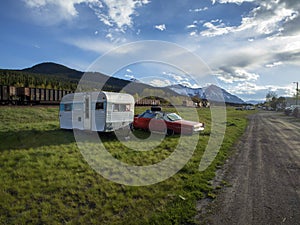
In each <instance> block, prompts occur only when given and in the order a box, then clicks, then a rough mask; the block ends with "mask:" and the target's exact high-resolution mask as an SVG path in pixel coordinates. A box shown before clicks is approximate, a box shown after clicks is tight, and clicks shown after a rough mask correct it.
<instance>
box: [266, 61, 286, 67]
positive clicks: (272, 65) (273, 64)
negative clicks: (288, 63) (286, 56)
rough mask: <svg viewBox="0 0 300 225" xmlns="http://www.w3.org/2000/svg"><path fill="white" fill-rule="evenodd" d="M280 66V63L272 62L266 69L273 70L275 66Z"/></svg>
mask: <svg viewBox="0 0 300 225" xmlns="http://www.w3.org/2000/svg"><path fill="white" fill-rule="evenodd" d="M282 64H283V63H282V62H274V63H271V64H267V65H266V67H267V68H273V67H276V66H280V65H282Z"/></svg>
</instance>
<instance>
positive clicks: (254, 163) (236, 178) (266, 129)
mask: <svg viewBox="0 0 300 225" xmlns="http://www.w3.org/2000/svg"><path fill="white" fill-rule="evenodd" d="M223 173H224V177H223V179H224V180H225V181H226V182H228V184H229V185H228V186H227V187H225V188H223V189H222V190H221V191H220V193H219V194H218V195H217V198H216V199H215V200H214V201H213V202H212V203H210V204H209V205H208V206H207V207H205V208H206V210H205V212H203V210H202V213H203V215H200V216H199V220H200V222H201V223H203V224H222V225H223V224H228V225H229V224H230V225H234V224H238V225H248V224H249V225H256V224H259V225H260V224H263V225H265V224H266V225H267V224H272V225H273V224H291V225H296V224H300V121H299V119H296V118H293V117H287V116H284V115H283V113H277V112H259V113H256V114H254V115H252V116H251V117H250V123H249V126H248V128H247V130H246V132H245V134H244V136H243V137H242V139H241V140H240V142H239V143H238V144H237V146H236V153H235V155H233V156H232V158H231V159H230V160H229V162H228V163H227V164H226V165H225V168H224V170H223ZM199 205H201V203H199Z"/></svg>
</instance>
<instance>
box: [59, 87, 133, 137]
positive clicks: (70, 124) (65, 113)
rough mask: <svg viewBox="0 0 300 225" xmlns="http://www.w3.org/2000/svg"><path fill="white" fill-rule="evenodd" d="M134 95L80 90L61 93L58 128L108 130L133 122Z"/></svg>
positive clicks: (126, 125)
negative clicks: (78, 91)
mask: <svg viewBox="0 0 300 225" xmlns="http://www.w3.org/2000/svg"><path fill="white" fill-rule="evenodd" d="M133 117H134V98H133V96H132V95H129V94H125V93H114V92H104V91H102V92H81V93H72V94H68V95H65V96H64V97H63V98H62V100H61V102H60V110H59V120H60V128H62V129H79V130H91V131H102V132H111V131H115V130H118V129H121V128H124V127H128V126H129V124H130V123H132V122H133Z"/></svg>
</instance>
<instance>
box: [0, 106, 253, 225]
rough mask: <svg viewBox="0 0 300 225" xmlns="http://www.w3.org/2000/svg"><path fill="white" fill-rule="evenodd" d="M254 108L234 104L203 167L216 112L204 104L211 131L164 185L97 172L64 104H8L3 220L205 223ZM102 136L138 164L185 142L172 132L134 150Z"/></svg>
mask: <svg viewBox="0 0 300 225" xmlns="http://www.w3.org/2000/svg"><path fill="white" fill-rule="evenodd" d="M145 109H146V108H142V107H141V108H137V109H136V113H140V112H142V111H144V110H145ZM250 113H253V112H249V111H248V112H247V111H236V110H234V108H228V109H227V117H228V119H227V130H226V135H225V138H224V142H223V145H222V147H221V150H220V152H219V154H218V156H217V158H216V159H215V161H214V162H213V163H212V164H211V165H210V167H209V168H208V169H206V170H205V171H204V172H199V170H198V167H199V163H200V160H201V156H202V154H203V152H204V150H205V146H206V144H207V142H208V139H209V135H210V110H209V109H198V114H199V120H200V121H202V122H205V123H206V130H205V131H204V132H202V133H200V134H199V135H200V138H199V142H198V145H197V147H196V150H195V152H194V154H193V157H192V158H191V159H190V161H189V162H188V163H187V164H186V165H185V167H184V168H183V169H181V170H180V171H179V172H178V173H177V174H176V175H174V176H173V177H171V178H169V179H167V180H165V181H163V182H160V183H157V184H154V185H150V186H142V187H133V186H126V185H121V184H117V183H114V182H112V181H109V180H107V179H105V178H103V177H102V176H101V175H99V174H98V173H96V172H95V171H94V170H93V169H91V167H90V166H89V165H88V164H87V162H86V161H85V160H84V158H83V156H82V155H81V153H80V151H79V149H78V148H77V145H76V142H75V140H74V135H73V132H72V131H67V130H60V129H59V121H58V107H0V224H66V223H68V224H166V225H167V224H197V221H195V219H194V218H195V215H196V201H197V200H199V199H201V198H206V197H210V198H213V197H214V196H215V190H214V189H213V188H212V185H211V183H210V180H211V179H212V178H213V177H214V175H215V171H216V168H219V166H220V165H222V163H223V162H224V161H225V159H226V158H227V157H228V156H229V155H230V152H231V150H230V149H231V147H232V145H233V144H234V143H235V142H236V140H237V139H238V138H239V137H240V135H241V134H242V133H243V131H244V129H245V127H246V125H247V119H246V117H247V115H248V114H250ZM136 132H137V133H136V136H140V137H143V136H145V137H146V136H147V135H148V134H147V133H145V132H143V131H136ZM195 135H198V134H195ZM100 136H101V139H102V142H103V143H104V145H105V146H106V147H107V148H108V149H109V151H110V153H111V154H112V155H113V156H114V157H115V158H117V159H118V160H121V161H124V162H126V163H130V164H133V165H149V164H153V163H156V162H159V161H160V160H162V159H164V158H166V157H168V156H169V155H170V154H171V153H172V149H173V148H175V147H176V144H177V139H178V136H176V135H175V136H170V137H166V138H165V140H164V141H163V142H162V143H161V144H160V145H159V146H158V147H157V148H156V149H154V150H153V151H150V152H133V151H129V150H128V149H126V147H124V146H123V145H122V143H120V142H119V141H118V139H117V138H116V137H115V136H114V135H101V134H100Z"/></svg>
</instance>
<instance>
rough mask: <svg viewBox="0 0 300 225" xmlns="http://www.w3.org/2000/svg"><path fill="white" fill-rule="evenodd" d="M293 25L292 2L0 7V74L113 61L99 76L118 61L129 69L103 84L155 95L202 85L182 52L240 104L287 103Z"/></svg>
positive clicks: (59, 0) (67, 0) (299, 50)
mask: <svg viewBox="0 0 300 225" xmlns="http://www.w3.org/2000/svg"><path fill="white" fill-rule="evenodd" d="M299 24H300V1H295V0H266V1H258V0H201V1H200V0H199V1H195V0H164V1H161V0H2V1H0V27H1V35H0V49H1V53H2V54H0V68H2V69H23V68H28V67H31V66H33V65H35V64H38V63H42V62H55V63H60V64H63V65H65V66H68V67H70V68H74V69H77V70H80V71H88V70H89V69H93V70H94V69H95V68H96V67H93V65H95V63H96V62H99V60H101V59H103V57H104V59H105V56H106V55H107V54H109V53H112V52H113V53H115V55H114V57H115V58H110V59H111V60H106V61H105V60H104V61H105V63H104V64H103V63H102V64H101V63H100V65H104V66H103V67H97V70H98V72H103V73H106V72H111V73H113V72H112V71H111V70H106V69H105V68H104V67H105V66H108V64H110V65H109V66H114V65H116V62H117V61H118V56H117V54H116V53H120V52H122V57H125V58H126V60H127V61H126V62H128V64H127V65H126V66H124V65H123V64H120V65H123V67H121V68H115V72H114V73H113V74H108V75H110V76H116V77H120V78H123V79H137V80H140V81H142V82H146V83H149V84H152V85H154V86H166V85H173V84H177V83H181V84H184V85H186V86H190V87H194V88H196V87H203V86H205V85H208V84H209V83H210V82H209V79H206V78H205V77H204V76H203V73H204V72H203V71H201V69H199V70H197V68H198V67H197V65H195V63H190V64H189V60H190V58H189V57H186V56H187V55H188V54H185V53H186V52H188V53H191V54H192V55H193V56H195V57H197V58H198V62H199V64H202V66H204V67H207V68H208V69H207V70H208V71H209V76H210V78H212V77H213V79H214V80H215V81H216V83H217V84H218V85H219V86H220V87H222V88H224V89H226V90H227V91H229V92H230V93H232V94H235V95H237V96H238V97H240V98H242V99H243V100H245V101H247V100H264V99H265V96H266V94H267V93H268V92H269V91H273V92H276V93H277V95H278V96H292V95H293V94H295V89H296V84H295V83H293V82H298V81H299V82H300V75H299V71H300V26H299ZM151 41H154V43H156V44H155V45H152V43H153V42H151ZM141 43H143V45H145V46H146V47H145V48H144V47H141V45H140V44H141ZM128 46H130V48H128ZM172 46H175V47H174V48H173V49H172V50H170V49H171V48H170V47H172ZM138 48H140V50H139V51H135V50H137V49H138ZM169 50H170V51H169ZM182 50H185V51H186V52H185V53H184V54H183V51H182ZM133 52H135V53H136V55H135V56H134V57H133ZM150 52H151V53H150ZM153 52H156V53H159V54H156V55H155V54H154V53H153ZM170 52H171V53H170ZM179 53H182V54H181V55H180V56H179ZM167 54H172V60H171V62H172V63H169V62H170V61H169V60H168V59H166V58H163V56H164V55H167ZM158 55H159V56H158ZM175 56H176V57H177V58H176V57H175ZM131 57H132V58H131ZM147 57H148V58H147ZM155 57H157V59H156V58H155ZM139 58H140V59H141V60H140V61H139V60H137V59H139ZM131 59H132V60H131ZM142 59H144V60H145V61H143V60H142ZM173 59H174V60H173ZM176 59H177V61H176ZM147 60H148V61H147ZM192 60H193V59H191V61H192ZM188 66H190V67H193V68H190V69H191V70H189V69H186V68H188Z"/></svg>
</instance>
